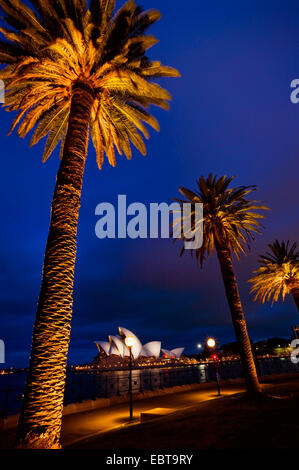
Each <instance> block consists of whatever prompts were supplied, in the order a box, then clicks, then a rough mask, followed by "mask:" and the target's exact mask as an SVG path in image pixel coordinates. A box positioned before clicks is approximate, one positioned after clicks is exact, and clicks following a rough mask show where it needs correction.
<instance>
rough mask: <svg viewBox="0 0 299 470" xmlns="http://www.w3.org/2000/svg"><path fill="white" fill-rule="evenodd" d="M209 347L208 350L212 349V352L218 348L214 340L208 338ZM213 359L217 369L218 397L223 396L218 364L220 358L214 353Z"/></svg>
mask: <svg viewBox="0 0 299 470" xmlns="http://www.w3.org/2000/svg"><path fill="white" fill-rule="evenodd" d="M207 346H208V348H210V349H211V350H212V349H214V348H215V347H216V341H215V340H214V338H208V339H207ZM212 359H213V362H214V367H215V375H216V382H217V390H218V395H219V396H220V395H221V392H220V383H219V373H218V366H219V363H218V356H217V354H215V353H214V354H213V355H212Z"/></svg>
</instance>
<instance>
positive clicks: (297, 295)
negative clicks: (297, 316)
mask: <svg viewBox="0 0 299 470" xmlns="http://www.w3.org/2000/svg"><path fill="white" fill-rule="evenodd" d="M291 293H292V296H293V299H294V302H295V304H296V307H297V310H298V312H299V287H297V286H295V287H292V288H291Z"/></svg>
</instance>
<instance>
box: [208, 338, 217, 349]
mask: <svg viewBox="0 0 299 470" xmlns="http://www.w3.org/2000/svg"><path fill="white" fill-rule="evenodd" d="M207 345H208V347H209V348H215V346H216V341H215V340H214V338H209V339H208V341H207Z"/></svg>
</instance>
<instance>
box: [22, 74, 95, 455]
mask: <svg viewBox="0 0 299 470" xmlns="http://www.w3.org/2000/svg"><path fill="white" fill-rule="evenodd" d="M93 101H94V97H93V92H92V90H91V89H90V88H89V86H88V84H85V83H84V82H81V81H80V82H79V81H78V82H77V83H76V84H75V85H74V87H73V92H72V103H71V112H70V118H69V126H68V132H67V137H66V142H65V148H64V153H63V158H62V161H61V164H60V168H59V171H58V175H57V181H56V187H55V192H54V196H53V202H52V209H51V222H50V230H49V236H48V240H47V246H46V253H45V258H44V266H43V276H42V284H41V291H40V297H39V301H38V307H37V315H36V320H35V324H34V330H33V340H32V348H31V357H30V365H29V372H28V377H27V383H26V388H25V395H24V400H23V405H22V410H21V415H20V420H19V425H18V430H17V438H16V447H19V448H42V449H56V448H60V431H61V421H62V410H63V399H64V388H65V378H66V361H67V353H68V345H69V339H70V331H71V318H72V307H73V282H74V268H75V260H76V242H77V224H78V216H79V208H80V201H81V189H82V181H83V173H84V167H85V160H86V155H87V146H88V137H89V122H90V114H91V108H92V105H93Z"/></svg>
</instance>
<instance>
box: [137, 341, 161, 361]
mask: <svg viewBox="0 0 299 470" xmlns="http://www.w3.org/2000/svg"><path fill="white" fill-rule="evenodd" d="M160 352H161V341H151V342H150V343H146V344H144V345H143V346H142V350H141V354H140V355H141V356H144V357H155V358H156V359H158V357H160Z"/></svg>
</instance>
